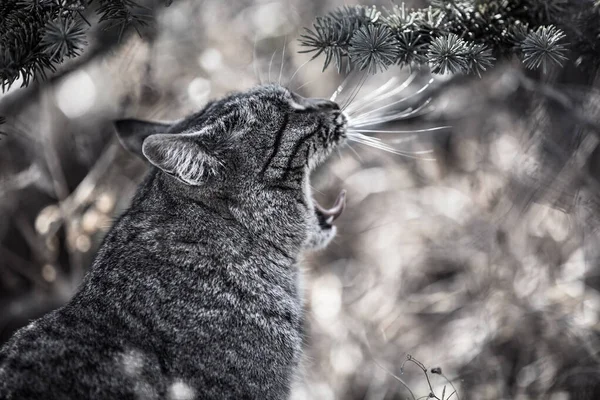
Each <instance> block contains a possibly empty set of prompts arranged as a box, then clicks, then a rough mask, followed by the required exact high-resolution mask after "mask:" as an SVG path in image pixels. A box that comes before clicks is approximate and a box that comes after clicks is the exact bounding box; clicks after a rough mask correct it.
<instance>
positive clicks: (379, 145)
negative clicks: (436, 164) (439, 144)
mask: <svg viewBox="0 0 600 400" xmlns="http://www.w3.org/2000/svg"><path fill="white" fill-rule="evenodd" d="M348 139H349V140H351V141H353V142H356V143H359V144H362V145H365V146H369V147H373V148H375V149H378V150H383V151H386V152H388V153H392V154H397V155H401V156H405V157H409V158H414V159H418V160H425V161H435V158H424V157H419V156H420V155H422V154H431V153H433V150H425V151H418V152H407V151H402V150H397V149H394V148H393V147H390V146H387V145H385V143H377V142H369V141H364V140H363V139H362V138H357V137H350V136H349V137H348Z"/></svg>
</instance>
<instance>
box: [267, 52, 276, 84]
mask: <svg viewBox="0 0 600 400" xmlns="http://www.w3.org/2000/svg"><path fill="white" fill-rule="evenodd" d="M275 54H277V50H275V51H274V52H273V55H272V56H271V61H270V62H269V83H273V82H272V81H271V67H272V66H273V59H274V58H275Z"/></svg>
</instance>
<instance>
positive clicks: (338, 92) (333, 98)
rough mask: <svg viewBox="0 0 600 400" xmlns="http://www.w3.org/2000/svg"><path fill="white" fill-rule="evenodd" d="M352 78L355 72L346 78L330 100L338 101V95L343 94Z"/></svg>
mask: <svg viewBox="0 0 600 400" xmlns="http://www.w3.org/2000/svg"><path fill="white" fill-rule="evenodd" d="M352 76H354V71H352V72H351V73H349V74H348V76H347V77H345V78H344V80H343V81H342V83H340V86H338V87H337V89H335V91H334V92H333V94H332V95H331V97H330V98H329V100H331V101H335V99H337V97H338V95H339V94H340V93H342V90H344V88H345V87H346V83H348V80H350V77H352Z"/></svg>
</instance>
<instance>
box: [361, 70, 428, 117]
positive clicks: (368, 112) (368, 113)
mask: <svg viewBox="0 0 600 400" xmlns="http://www.w3.org/2000/svg"><path fill="white" fill-rule="evenodd" d="M433 81H434V79H433V78H431V79H430V80H429V82H427V84H425V85H424V86H423V87H422V88H421V89H419V90H418V91H416V92H415V93H413V94H411V95H410V96H407V97H403V98H401V99H400V100H397V101H394V102H391V103H388V104H386V105H384V106H381V107H378V108H376V109H374V110H371V111H367V112H366V113H364V114H362V115H359V116H357V117H356V118H357V119H358V118H363V117H366V116H367V115H371V114H373V113H375V112H377V111H381V110H383V109H385V108H388V107H391V106H393V105H396V104H400V103H402V102H405V101H406V100H408V99H410V98H412V97H415V96H417V95H419V94H421V93H423V91H425V89H427V88H428V87H429V86H430V85H431V84H432V83H433Z"/></svg>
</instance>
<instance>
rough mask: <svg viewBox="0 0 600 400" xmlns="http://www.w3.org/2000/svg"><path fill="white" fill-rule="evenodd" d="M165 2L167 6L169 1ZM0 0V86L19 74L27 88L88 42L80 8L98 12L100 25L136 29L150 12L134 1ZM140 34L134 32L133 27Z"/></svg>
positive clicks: (7, 84) (87, 23) (4, 86)
mask: <svg viewBox="0 0 600 400" xmlns="http://www.w3.org/2000/svg"><path fill="white" fill-rule="evenodd" d="M165 1H167V5H169V4H170V3H171V1H168V0H165ZM97 3H98V6H95V5H94V3H92V0H3V1H0V15H1V16H2V18H0V86H1V88H2V91H5V90H7V89H8V88H10V87H11V86H12V85H13V84H14V83H15V81H17V80H18V79H19V78H20V79H21V81H22V83H21V86H28V85H29V83H30V82H31V81H32V80H34V79H37V78H41V79H45V78H46V76H47V73H48V72H54V71H55V70H56V67H57V66H58V65H59V64H61V63H62V62H63V61H64V60H66V59H68V58H73V57H77V56H79V55H81V53H82V52H83V50H84V48H85V47H86V46H87V45H88V42H87V41H86V33H87V31H88V29H89V27H90V26H91V24H90V23H89V22H88V21H87V19H86V18H85V16H84V12H85V11H87V10H88V9H90V7H94V8H92V9H91V10H93V12H95V13H96V14H97V15H99V17H100V18H99V23H100V24H102V26H103V28H104V29H111V28H113V27H115V26H117V27H119V39H120V37H121V35H122V34H123V31H124V30H125V29H126V27H129V26H133V27H134V28H135V29H136V30H138V29H139V27H140V26H144V25H146V24H147V23H148V20H149V18H150V17H149V14H148V13H147V12H144V10H147V9H145V8H144V7H142V6H140V5H139V4H138V3H136V2H135V1H133V0H99V1H98V2H97ZM138 33H139V30H138Z"/></svg>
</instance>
